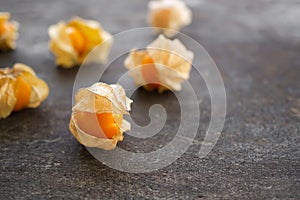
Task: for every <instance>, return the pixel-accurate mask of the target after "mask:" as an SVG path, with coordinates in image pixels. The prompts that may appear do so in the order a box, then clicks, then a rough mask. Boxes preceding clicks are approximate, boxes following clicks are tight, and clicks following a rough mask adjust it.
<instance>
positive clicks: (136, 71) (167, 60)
mask: <svg viewBox="0 0 300 200" xmlns="http://www.w3.org/2000/svg"><path fill="white" fill-rule="evenodd" d="M146 54H148V55H150V57H151V58H152V59H153V61H154V64H155V67H156V69H157V71H158V76H159V80H160V86H159V88H158V91H159V92H163V91H164V90H168V89H170V90H175V91H179V90H181V83H182V82H183V81H184V80H187V79H188V78H189V74H190V70H191V64H192V62H193V58H194V54H193V52H191V51H188V50H187V49H186V48H185V46H184V45H183V44H182V43H181V42H180V41H179V40H178V39H175V40H170V39H167V38H165V37H164V36H163V35H159V37H158V38H157V39H156V40H154V41H153V42H152V43H151V44H149V45H148V46H147V49H146V50H140V51H137V50H132V51H131V52H130V54H129V56H128V57H127V58H126V59H125V62H124V65H125V67H126V68H127V69H129V70H130V71H129V75H130V76H131V77H132V78H133V79H134V80H135V83H136V84H137V85H138V86H142V85H144V87H145V86H146V87H145V89H149V88H147V83H146V81H145V80H144V78H143V74H142V71H141V67H142V65H141V62H142V59H143V58H144V56H145V55H146Z"/></svg>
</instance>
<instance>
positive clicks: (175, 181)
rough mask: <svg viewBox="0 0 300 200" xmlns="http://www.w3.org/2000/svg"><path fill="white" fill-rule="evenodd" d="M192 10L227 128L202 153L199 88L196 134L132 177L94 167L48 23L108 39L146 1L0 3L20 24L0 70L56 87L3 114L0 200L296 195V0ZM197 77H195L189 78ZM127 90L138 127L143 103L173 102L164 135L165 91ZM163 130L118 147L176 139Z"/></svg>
mask: <svg viewBox="0 0 300 200" xmlns="http://www.w3.org/2000/svg"><path fill="white" fill-rule="evenodd" d="M188 5H189V6H190V7H191V8H192V10H193V23H192V24H191V25H190V26H188V27H186V28H184V29H183V31H182V32H183V33H185V34H187V35H189V36H191V37H192V38H194V39H195V40H197V41H198V42H199V43H200V44H202V45H203V46H204V47H205V48H206V50H207V51H208V52H209V54H210V55H211V56H212V58H213V59H214V60H215V62H216V64H217V65H218V67H219V70H220V72H221V74H222V77H223V79H224V82H225V87H226V92H227V100H228V108H227V109H228V110H227V111H228V112H227V118H226V123H225V127H224V130H223V133H222V135H221V137H220V139H219V141H218V143H217V145H216V146H215V148H214V149H213V151H212V152H211V153H210V154H209V155H208V156H207V157H206V158H205V159H199V158H198V157H197V154H196V153H197V152H198V151H199V148H200V142H201V140H202V136H203V134H204V133H205V130H206V128H207V124H208V122H209V118H210V101H209V96H208V94H207V92H205V87H204V89H203V91H204V92H202V93H201V94H200V96H199V98H200V99H201V104H200V107H201V114H202V115H201V124H200V128H199V133H198V136H197V138H196V140H195V142H194V144H193V145H192V146H191V147H190V149H189V150H188V152H186V153H185V154H184V155H183V156H182V157H181V158H179V159H178V160H177V161H176V162H174V163H173V164H172V165H170V166H168V167H166V168H164V169H162V170H158V171H155V172H152V173H148V174H130V173H124V172H119V171H116V170H113V169H110V168H108V167H106V166H105V165H103V164H101V163H100V162H99V161H97V160H96V159H94V158H93V157H92V156H91V155H90V154H89V152H88V151H87V150H86V149H85V148H84V147H83V146H81V145H80V144H79V143H78V142H77V141H76V140H75V139H74V138H73V137H72V135H71V134H70V133H69V131H68V120H69V117H70V111H71V104H72V102H71V95H72V88H73V81H74V77H75V75H76V71H77V69H78V68H73V69H70V70H65V69H60V68H56V66H55V65H54V58H53V56H52V55H51V54H50V53H49V51H48V47H47V43H48V35H47V28H48V26H49V25H51V24H54V23H57V22H58V21H59V20H62V19H63V20H68V19H69V18H70V17H72V16H74V15H78V16H81V17H83V18H91V19H96V20H99V21H100V22H101V23H102V25H103V27H104V28H105V29H106V30H108V31H109V32H111V33H113V34H115V33H118V32H121V31H124V30H128V29H131V28H135V27H143V26H146V25H147V24H146V13H147V1H145V0H143V1H141V0H131V1H121V0H119V1H116V0H106V1H105V0H102V1H98V0H85V1H79V0H76V1H71V0H65V1H61V0H53V1H46V0H39V1H33V0H2V1H0V11H9V12H11V13H12V17H13V19H15V20H17V21H18V22H19V23H20V25H21V26H20V37H19V40H18V48H17V50H15V51H12V52H7V53H1V54H0V66H1V67H6V66H12V65H13V64H14V63H16V62H22V63H25V64H27V65H30V66H32V67H33V68H34V69H35V70H36V72H37V74H38V75H39V76H40V77H41V78H43V79H44V80H46V81H47V82H48V84H49V87H50V89H51V93H50V96H49V97H48V99H47V100H46V101H45V102H44V103H43V104H42V105H41V106H40V107H39V108H37V109H26V110H24V111H21V112H18V113H13V114H12V115H11V116H10V117H9V118H7V119H5V120H1V121H0V134H1V135H0V144H1V154H0V159H1V165H0V166H1V181H0V186H1V187H0V199H6V198H11V199H15V198H51V197H52V198H57V197H59V198H63V197H65V198H98V199H100V198H101V199H107V198H116V197H119V198H128V199H130V198H179V199H189V198H191V199H195V198H214V197H223V198H247V199H255V198H259V199H265V198H268V199H271V198H280V199H299V198H300V165H299V158H300V152H299V147H300V145H299V143H300V130H299V125H300V122H299V118H300V81H299V80H300V24H299V18H300V1H297V0H287V1H279V0H260V1H258V0H254V1H250V0H249V1H246V0H243V1H235V0H227V1H223V0H214V1H208V0H199V1H198V0H189V1H188ZM120 64H122V63H121V61H120ZM124 71H125V70H124V69H123V68H122V66H121V65H120V66H119V67H116V68H113V69H109V70H108V71H107V73H106V76H104V78H103V81H107V82H110V81H111V82H112V77H114V75H115V74H122V73H123V72H124ZM197 81H200V80H199V78H197V76H196V75H192V77H191V83H192V84H194V85H197V84H198V82H197ZM200 82H201V81H200ZM202 83H203V82H202ZM200 88H201V87H200ZM133 97H134V99H135V101H136V104H135V106H134V107H133V116H134V118H135V119H136V120H137V122H139V123H141V124H143V123H147V122H149V118H148V116H147V112H148V111H147V107H148V106H150V105H151V104H152V103H157V102H162V101H163V99H166V98H167V99H170V102H171V103H168V105H169V107H168V113H169V116H168V117H169V119H170V120H169V124H168V125H167V127H166V130H165V132H167V131H168V128H170V127H172V126H174V129H176V124H177V123H178V121H176V120H178V117H177V116H178V114H180V113H178V112H179V111H178V103H177V101H176V98H174V96H173V94H172V93H165V94H163V95H158V94H155V93H150V94H149V93H146V92H145V91H143V90H138V91H137V92H136V93H135V95H134V96H133ZM141 111H144V112H141ZM166 135H167V136H164V132H162V133H160V137H154V138H152V139H151V140H149V141H148V142H147V141H146V140H142V141H140V140H138V139H135V138H131V137H130V136H126V135H125V141H124V142H123V143H120V146H121V147H123V148H125V149H129V150H133V151H140V150H141V149H144V150H145V151H149V147H151V148H154V149H155V148H157V147H159V144H160V145H163V144H164V142H167V141H169V140H170V138H172V135H170V134H166ZM168 135H169V136H168ZM161 137H162V138H163V139H162V138H161ZM169 137H170V138H169ZM150 150H151V149H150Z"/></svg>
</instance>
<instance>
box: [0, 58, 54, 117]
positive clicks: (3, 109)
mask: <svg viewBox="0 0 300 200" xmlns="http://www.w3.org/2000/svg"><path fill="white" fill-rule="evenodd" d="M18 76H21V77H22V78H23V80H24V81H26V82H27V83H28V84H29V85H30V86H31V95H30V99H29V103H28V105H27V106H26V107H28V108H36V107H38V106H39V105H40V104H41V102H42V101H44V100H45V99H46V98H47V97H48V95H49V88H48V85H47V83H45V82H44V81H43V80H41V79H39V78H38V77H37V76H36V74H35V72H34V71H33V69H31V68H30V67H29V66H27V65H24V64H20V63H17V64H15V65H14V66H13V68H4V69H1V70H0V118H6V117H7V116H9V115H10V114H11V112H12V111H13V109H14V107H15V104H16V102H17V97H16V93H15V85H16V81H17V77H18Z"/></svg>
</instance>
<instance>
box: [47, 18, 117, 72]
mask: <svg viewBox="0 0 300 200" xmlns="http://www.w3.org/2000/svg"><path fill="white" fill-rule="evenodd" d="M48 34H49V37H50V41H49V48H50V50H51V51H52V53H53V54H54V55H55V56H56V64H57V65H59V66H61V67H64V68H71V67H74V66H75V65H79V64H81V63H82V62H83V60H84V59H85V58H86V57H87V55H89V59H88V61H89V62H97V63H105V62H106V60H107V57H108V54H109V51H110V48H111V45H112V36H111V34H109V33H108V32H106V31H105V30H103V29H102V27H101V24H100V23H98V22H97V21H93V20H85V19H82V18H79V17H74V18H72V19H71V20H70V21H69V22H67V23H66V22H64V21H61V22H59V23H57V24H54V25H52V26H50V27H49V29H48ZM104 41H105V42H104ZM100 44H101V46H100V47H99V48H95V47H97V46H98V45H100ZM92 50H93V52H92V54H90V53H91V51H92Z"/></svg>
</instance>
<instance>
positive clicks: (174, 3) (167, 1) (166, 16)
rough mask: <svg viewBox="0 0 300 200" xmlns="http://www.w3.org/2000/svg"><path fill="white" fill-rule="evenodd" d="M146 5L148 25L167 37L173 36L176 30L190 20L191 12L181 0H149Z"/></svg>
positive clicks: (187, 23)
mask: <svg viewBox="0 0 300 200" xmlns="http://www.w3.org/2000/svg"><path fill="white" fill-rule="evenodd" d="M148 7H149V13H148V21H149V23H150V25H151V26H153V27H155V28H156V31H158V32H161V31H162V32H163V33H164V34H165V35H166V36H168V37H173V36H174V35H175V34H176V33H177V32H176V31H178V30H180V29H181V28H182V27H184V26H187V25H189V24H190V23H191V22H192V12H191V10H190V9H189V8H188V7H187V6H186V5H185V4H184V2H183V1H181V0H155V1H150V2H149V5H148ZM171 29H173V30H176V31H172V30H171Z"/></svg>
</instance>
